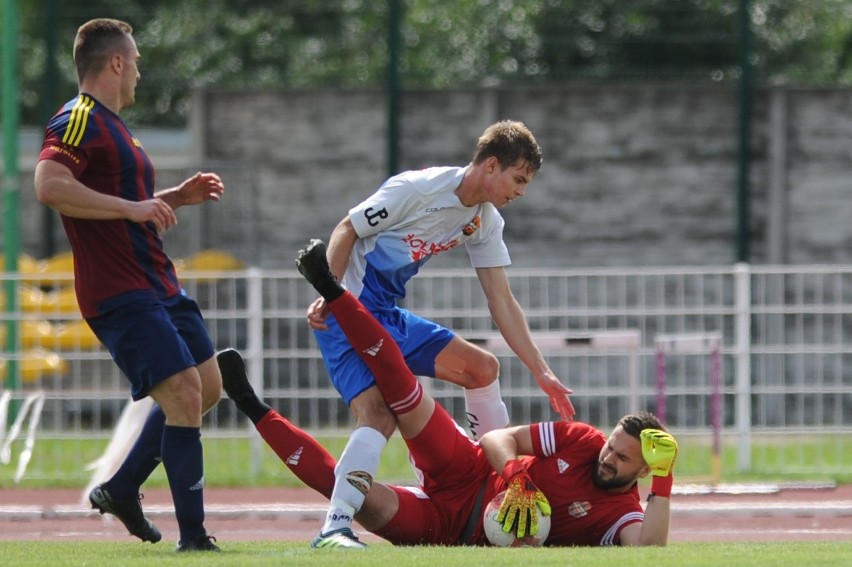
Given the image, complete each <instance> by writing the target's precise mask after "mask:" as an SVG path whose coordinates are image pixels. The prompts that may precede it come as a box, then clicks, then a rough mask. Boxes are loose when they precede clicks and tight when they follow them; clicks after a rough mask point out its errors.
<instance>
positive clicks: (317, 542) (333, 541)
mask: <svg viewBox="0 0 852 567" xmlns="http://www.w3.org/2000/svg"><path fill="white" fill-rule="evenodd" d="M311 547H313V548H314V549H332V548H337V549H367V544H366V543H361V542H360V541H358V536H356V535H355V534H354V533H352V530H351V529H349V528H340V529H337V530H332V531H330V532H328V533H327V534H324V533H320V534H319V535H318V536H317V537H315V538H314V540H313V541H312V542H311Z"/></svg>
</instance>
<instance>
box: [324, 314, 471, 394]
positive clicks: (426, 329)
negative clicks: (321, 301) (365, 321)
mask: <svg viewBox="0 0 852 567" xmlns="http://www.w3.org/2000/svg"><path fill="white" fill-rule="evenodd" d="M371 313H372V314H373V316H374V317H375V318H376V319H377V320H378V321H379V323H381V324H382V325H383V326H384V327H385V329H387V330H388V332H389V333H390V335H391V336H392V337H393V338H394V340H395V341H396V343H397V344H398V345H399V348H400V350H401V351H402V355H403V356H404V357H405V362H406V364H407V365H408V367H409V368H410V369H411V371H412V372H413V373H414V374H415V375H416V376H430V377H432V378H434V377H435V358H437V356H438V354H439V353H440V352H441V351H442V350H444V347H446V346H447V345H448V344H449V343H450V341H451V340H453V337H454V336H455V334H454V333H453V332H452V331H450V330H449V329H447V328H445V327H442V326H441V325H438V324H437V323H435V322H433V321H429V320H428V319H424V318H423V317H419V316H417V315H414V314H413V313H411V312H410V311H407V310H405V309H402V308H400V307H396V308H394V309H392V310H389V311H388V310H382V311H380V312H374V311H371ZM326 324H327V325H328V330H327V331H314V335H315V336H316V338H317V342H318V343H319V347H320V350H321V351H322V357H323V360H325V366H326V369H327V370H328V373H329V375H330V376H331V382H332V384H334V387H335V388H336V389H337V391H338V392H340V395H341V396H342V397H343V401H344V402H346V405H349V404H350V403H351V402H352V399H353V398H354V397H355V396H357V395H358V394H360V393H361V392H363V391H364V390H366V389H367V388H369V387H370V386H372V385H373V384H375V383H376V380H375V379H374V378H373V373H372V372H371V371H370V369H369V367H367V365H366V364H365V363H364V361H363V360H361V357H360V356H359V355H358V353H357V352H355V350H354V349H353V348H352V345H351V344H350V343H349V340H348V339H347V338H346V335H345V334H344V333H343V329H341V328H340V325H339V324H338V323H337V319H335V318H334V315H329V316H328V318H327V319H326Z"/></svg>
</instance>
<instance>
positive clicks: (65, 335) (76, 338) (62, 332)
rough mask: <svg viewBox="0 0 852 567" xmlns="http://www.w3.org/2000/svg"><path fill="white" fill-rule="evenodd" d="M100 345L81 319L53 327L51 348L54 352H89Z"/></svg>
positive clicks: (87, 325)
mask: <svg viewBox="0 0 852 567" xmlns="http://www.w3.org/2000/svg"><path fill="white" fill-rule="evenodd" d="M100 345H101V341H99V340H98V337H96V336H95V333H93V332H92V329H91V328H89V324H88V323H86V322H85V321H83V320H82V319H81V320H79V321H69V322H67V323H63V324H61V325H54V334H53V344H52V348H54V349H56V350H78V349H80V350H82V349H86V350H91V349H95V348H98V347H99V346H100Z"/></svg>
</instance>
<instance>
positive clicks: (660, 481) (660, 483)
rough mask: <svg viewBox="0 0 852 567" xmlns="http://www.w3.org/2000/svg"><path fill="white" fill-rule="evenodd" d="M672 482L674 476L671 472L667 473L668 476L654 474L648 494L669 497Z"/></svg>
mask: <svg viewBox="0 0 852 567" xmlns="http://www.w3.org/2000/svg"><path fill="white" fill-rule="evenodd" d="M673 484H674V476H673V475H672V473H669V474H668V476H654V478H653V479H652V480H651V493H650V496H660V497H661V498H671V496H672V485H673Z"/></svg>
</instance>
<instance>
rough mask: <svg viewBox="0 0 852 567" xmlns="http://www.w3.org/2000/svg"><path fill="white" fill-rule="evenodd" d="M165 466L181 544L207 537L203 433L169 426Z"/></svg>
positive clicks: (164, 452)
mask: <svg viewBox="0 0 852 567" xmlns="http://www.w3.org/2000/svg"><path fill="white" fill-rule="evenodd" d="M162 455H163V466H164V467H166V476H167V477H168V478H169V488H170V489H171V492H172V501H173V502H174V504H175V516H176V517H177V522H178V528H179V529H180V540H181V541H190V540H193V539H195V538H197V537H200V536H204V535H206V534H207V532H206V530H205V529H204V456H203V453H202V449H201V430H200V429H199V428H197V427H178V426H176V425H166V426H165V427H164V428H163V452H162Z"/></svg>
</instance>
